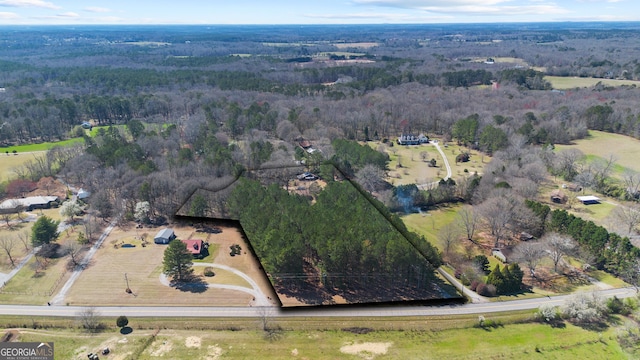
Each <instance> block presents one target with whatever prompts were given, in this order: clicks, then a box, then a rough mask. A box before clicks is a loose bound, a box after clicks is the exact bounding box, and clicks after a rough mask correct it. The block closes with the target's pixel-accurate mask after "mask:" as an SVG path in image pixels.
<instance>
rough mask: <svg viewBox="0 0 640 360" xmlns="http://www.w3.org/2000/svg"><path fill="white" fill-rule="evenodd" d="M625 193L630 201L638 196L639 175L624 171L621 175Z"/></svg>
mask: <svg viewBox="0 0 640 360" xmlns="http://www.w3.org/2000/svg"><path fill="white" fill-rule="evenodd" d="M622 181H623V182H624V186H625V191H626V193H627V195H628V196H629V197H630V198H632V199H637V198H638V195H640V173H639V172H636V171H633V170H626V171H625V172H624V173H623V174H622Z"/></svg>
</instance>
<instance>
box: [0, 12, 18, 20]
mask: <svg viewBox="0 0 640 360" xmlns="http://www.w3.org/2000/svg"><path fill="white" fill-rule="evenodd" d="M19 18H20V16H19V15H18V14H16V13H12V12H2V11H0V19H2V20H11V19H19Z"/></svg>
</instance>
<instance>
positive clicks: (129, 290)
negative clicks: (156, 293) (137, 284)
mask: <svg viewBox="0 0 640 360" xmlns="http://www.w3.org/2000/svg"><path fill="white" fill-rule="evenodd" d="M124 281H125V282H126V283H127V289H126V290H125V292H126V293H127V294H131V289H130V288H129V278H128V277H127V273H124Z"/></svg>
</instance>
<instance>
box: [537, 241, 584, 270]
mask: <svg viewBox="0 0 640 360" xmlns="http://www.w3.org/2000/svg"><path fill="white" fill-rule="evenodd" d="M540 243H541V246H542V248H543V249H544V250H546V251H547V254H548V255H549V257H550V258H551V261H553V270H554V271H555V272H558V264H560V262H561V261H562V259H564V257H565V256H567V255H570V254H571V252H572V251H573V250H574V249H575V248H576V244H575V242H574V241H573V240H572V239H571V238H570V237H567V236H562V235H560V234H558V233H549V234H547V235H545V237H544V238H542V239H540Z"/></svg>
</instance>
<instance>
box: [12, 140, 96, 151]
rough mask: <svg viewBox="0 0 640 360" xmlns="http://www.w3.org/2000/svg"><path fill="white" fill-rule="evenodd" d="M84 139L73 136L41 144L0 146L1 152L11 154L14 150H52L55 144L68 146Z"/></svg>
mask: <svg viewBox="0 0 640 360" xmlns="http://www.w3.org/2000/svg"><path fill="white" fill-rule="evenodd" d="M83 141H84V140H83V139H82V138H73V139H69V140H63V141H51V142H43V143H39V144H27V145H16V146H9V147H0V153H2V152H4V153H7V152H9V154H11V153H13V151H14V150H15V151H16V152H17V153H24V152H34V151H47V150H50V149H51V148H53V147H55V146H68V145H73V144H79V143H82V142H83Z"/></svg>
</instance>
